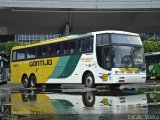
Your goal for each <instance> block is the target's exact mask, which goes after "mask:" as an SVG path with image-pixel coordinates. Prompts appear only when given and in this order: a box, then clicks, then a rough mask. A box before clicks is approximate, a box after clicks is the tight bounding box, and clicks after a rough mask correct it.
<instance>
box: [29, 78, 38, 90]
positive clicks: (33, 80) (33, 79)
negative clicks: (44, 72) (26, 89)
mask: <svg viewBox="0 0 160 120" xmlns="http://www.w3.org/2000/svg"><path fill="white" fill-rule="evenodd" d="M29 81H30V86H31V87H33V88H34V87H36V84H37V83H36V76H35V75H31V76H30V78H29Z"/></svg>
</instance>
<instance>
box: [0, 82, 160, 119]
mask: <svg viewBox="0 0 160 120" xmlns="http://www.w3.org/2000/svg"><path fill="white" fill-rule="evenodd" d="M0 119H2V120H43V119H44V120H126V119H128V120H143V119H144V120H152V119H153V120H155V119H157V120H159V119H160V82H159V81H158V82H157V83H154V82H153V81H151V80H150V81H147V83H145V84H124V85H122V86H121V87H120V88H117V89H110V88H108V87H105V86H97V87H96V88H90V89H89V88H85V87H84V86H83V85H63V86H60V87H55V86H49V87H47V88H45V87H41V86H40V87H39V88H37V89H35V88H31V89H24V88H23V86H22V85H21V84H13V83H10V82H8V84H2V85H0Z"/></svg>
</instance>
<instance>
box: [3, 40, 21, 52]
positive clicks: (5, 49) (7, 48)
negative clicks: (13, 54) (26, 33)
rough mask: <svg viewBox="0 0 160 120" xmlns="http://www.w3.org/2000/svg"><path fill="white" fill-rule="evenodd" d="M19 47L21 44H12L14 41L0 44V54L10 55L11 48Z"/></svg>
mask: <svg viewBox="0 0 160 120" xmlns="http://www.w3.org/2000/svg"><path fill="white" fill-rule="evenodd" d="M19 45H21V43H19V42H14V41H8V42H4V43H0V52H3V53H10V50H11V49H12V48H13V47H15V46H19Z"/></svg>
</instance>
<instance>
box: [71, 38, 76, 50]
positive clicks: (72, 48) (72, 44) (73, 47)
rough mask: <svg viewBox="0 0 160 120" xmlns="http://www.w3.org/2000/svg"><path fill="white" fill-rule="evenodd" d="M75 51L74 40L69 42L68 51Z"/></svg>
mask: <svg viewBox="0 0 160 120" xmlns="http://www.w3.org/2000/svg"><path fill="white" fill-rule="evenodd" d="M75 52H76V40H74V41H71V42H70V53H75Z"/></svg>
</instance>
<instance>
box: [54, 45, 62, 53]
mask: <svg viewBox="0 0 160 120" xmlns="http://www.w3.org/2000/svg"><path fill="white" fill-rule="evenodd" d="M55 51H56V55H60V54H61V44H60V43H57V44H55Z"/></svg>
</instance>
